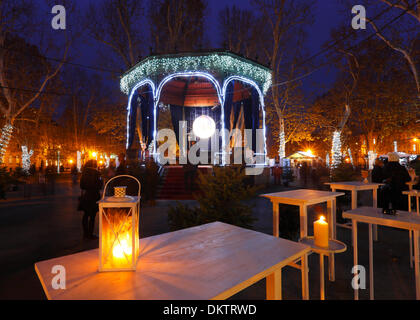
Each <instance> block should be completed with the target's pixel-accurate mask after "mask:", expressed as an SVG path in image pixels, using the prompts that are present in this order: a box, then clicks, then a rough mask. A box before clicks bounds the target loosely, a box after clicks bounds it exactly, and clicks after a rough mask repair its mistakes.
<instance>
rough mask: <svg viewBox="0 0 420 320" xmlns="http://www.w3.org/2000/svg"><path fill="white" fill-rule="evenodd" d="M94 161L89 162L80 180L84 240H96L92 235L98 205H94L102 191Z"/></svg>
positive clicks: (100, 179)
mask: <svg viewBox="0 0 420 320" xmlns="http://www.w3.org/2000/svg"><path fill="white" fill-rule="evenodd" d="M96 168H97V165H96V160H89V161H88V162H87V163H86V165H85V167H84V169H83V172H82V176H81V178H80V189H82V195H81V197H80V205H79V209H80V210H82V211H83V212H84V214H83V219H82V225H83V237H84V238H85V239H98V237H97V236H95V235H94V234H93V230H94V227H95V217H96V213H97V212H98V210H99V207H98V204H97V203H96V202H97V201H98V200H99V199H100V198H101V194H100V190H101V189H102V185H103V182H102V178H101V174H100V173H99V171H98V170H97V169H96Z"/></svg>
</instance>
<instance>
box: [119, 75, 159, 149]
mask: <svg viewBox="0 0 420 320" xmlns="http://www.w3.org/2000/svg"><path fill="white" fill-rule="evenodd" d="M121 81H122V80H121ZM147 84H148V85H150V86H151V88H152V94H153V97H155V84H154V83H153V81H152V80H150V79H144V80H142V81H140V82H139V83H137V84H136V85H135V86H134V88H133V89H132V90H131V93H130V96H129V97H128V104H127V143H126V148H127V149H128V137H129V135H130V114H131V108H130V106H131V100H132V99H133V95H134V93H135V92H136V90H137V89H138V88H140V87H142V86H144V85H147Z"/></svg>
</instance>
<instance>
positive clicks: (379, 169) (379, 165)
mask: <svg viewBox="0 0 420 320" xmlns="http://www.w3.org/2000/svg"><path fill="white" fill-rule="evenodd" d="M383 181H384V163H383V161H382V160H380V159H376V160H375V164H374V165H373V170H372V182H375V183H382V182H383Z"/></svg>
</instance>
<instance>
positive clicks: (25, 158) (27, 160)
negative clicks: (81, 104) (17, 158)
mask: <svg viewBox="0 0 420 320" xmlns="http://www.w3.org/2000/svg"><path fill="white" fill-rule="evenodd" d="M33 154H34V151H33V150H30V151H28V147H27V146H22V169H23V171H25V172H26V173H29V169H30V167H31V157H32V155H33Z"/></svg>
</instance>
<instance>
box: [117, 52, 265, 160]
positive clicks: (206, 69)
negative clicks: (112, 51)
mask: <svg viewBox="0 0 420 320" xmlns="http://www.w3.org/2000/svg"><path fill="white" fill-rule="evenodd" d="M270 86H271V71H270V69H269V68H267V67H265V66H263V65H261V64H259V63H258V62H256V61H253V60H250V59H246V58H244V57H242V56H239V55H237V54H234V53H231V52H227V51H207V52H195V53H176V54H160V55H151V56H149V57H147V58H145V59H143V60H142V61H140V62H139V63H138V64H136V65H135V66H134V67H132V68H131V69H129V70H128V71H127V72H125V73H124V74H123V75H122V77H121V81H120V88H121V91H122V92H124V93H125V94H127V95H128V106H127V140H126V149H127V153H128V154H131V155H133V154H134V155H135V157H138V155H139V151H140V149H143V150H144V149H145V148H147V149H148V150H150V151H151V153H152V155H154V156H157V151H158V142H157V133H158V128H159V114H160V110H162V108H166V110H168V108H169V111H170V117H171V124H172V126H173V130H174V132H175V135H176V139H177V144H178V145H179V147H180V149H181V146H183V148H184V147H185V146H186V149H188V148H189V147H190V146H191V145H190V144H189V142H188V141H182V140H183V139H184V138H182V137H180V132H183V131H182V130H184V129H186V131H187V133H189V132H192V131H193V126H194V121H195V120H196V119H197V118H199V117H200V116H203V115H204V116H206V118H207V119H210V118H211V119H210V121H214V127H215V132H226V130H227V131H228V132H230V131H231V130H232V129H235V128H239V129H242V130H243V129H250V130H252V151H253V154H254V156H255V158H256V159H257V161H256V162H257V163H258V164H265V161H266V155H267V147H266V129H265V108H264V95H265V94H266V92H267V90H268V89H269V87H270ZM181 121H182V122H181ZM180 124H181V126H183V128H180ZM185 124H186V128H184V126H185ZM258 129H262V130H260V132H261V131H262V133H263V134H262V136H263V147H262V148H261V147H260V148H257V146H258V144H257V143H256V138H257V136H258V134H257V131H258ZM230 139H231V137H230V136H229V135H225V134H221V135H217V136H216V135H212V136H211V137H210V138H208V140H209V144H208V145H209V146H210V145H211V147H212V148H213V147H214V146H216V150H215V153H217V154H218V155H219V156H221V157H218V159H219V160H218V161H217V163H214V164H220V165H224V164H226V156H227V154H226V153H227V152H228V151H226V150H229V149H228V148H227V146H229V143H230ZM249 143H250V142H249ZM212 150H214V149H212Z"/></svg>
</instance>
